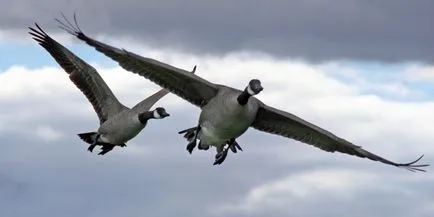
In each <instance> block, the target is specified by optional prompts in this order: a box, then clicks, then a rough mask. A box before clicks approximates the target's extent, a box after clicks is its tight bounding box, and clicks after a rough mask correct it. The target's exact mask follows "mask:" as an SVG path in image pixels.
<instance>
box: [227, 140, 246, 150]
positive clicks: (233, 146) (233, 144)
mask: <svg viewBox="0 0 434 217" xmlns="http://www.w3.org/2000/svg"><path fill="white" fill-rule="evenodd" d="M227 144H228V146H229V148H230V149H231V151H232V152H233V153H237V149H238V150H240V151H243V149H242V148H241V146H240V145H239V144H238V142H237V141H235V139H234V138H232V139H230V140H229V141H228V142H227Z"/></svg>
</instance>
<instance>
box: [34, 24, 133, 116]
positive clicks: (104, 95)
mask: <svg viewBox="0 0 434 217" xmlns="http://www.w3.org/2000/svg"><path fill="white" fill-rule="evenodd" d="M35 25H36V28H37V29H35V28H32V27H29V29H30V30H31V32H29V34H31V35H32V36H33V39H34V40H35V41H37V42H38V43H39V44H40V45H41V46H42V47H43V48H44V49H45V50H47V51H48V53H50V55H51V56H52V57H53V58H54V59H55V60H56V62H57V63H58V64H59V65H60V66H61V67H62V68H63V69H64V70H65V72H66V73H68V74H69V78H70V80H71V81H72V82H73V83H74V84H75V85H76V86H77V87H78V88H79V89H80V91H81V92H82V93H83V94H84V95H85V96H86V98H87V99H88V100H89V102H90V103H91V104H92V106H93V108H94V110H95V112H96V113H97V115H98V117H99V120H100V123H103V122H104V121H106V120H107V119H108V117H110V116H112V115H115V114H117V113H118V112H120V111H121V110H123V109H125V108H126V107H125V106H124V105H122V104H121V103H120V102H119V101H118V99H117V98H116V96H115V95H114V94H113V92H112V91H111V90H110V88H109V87H108V86H107V84H106V83H105V82H104V80H103V79H102V77H101V76H100V75H99V74H98V72H97V71H96V69H95V68H93V67H92V66H90V65H89V64H87V63H86V62H85V61H83V60H82V59H80V58H79V57H77V56H76V55H74V54H73V53H72V52H71V51H69V50H68V49H67V48H65V47H64V46H63V45H61V44H60V43H58V42H57V41H55V40H54V39H52V38H51V37H50V36H49V35H48V34H46V33H45V32H44V31H43V30H42V29H41V28H40V27H39V26H38V24H36V23H35Z"/></svg>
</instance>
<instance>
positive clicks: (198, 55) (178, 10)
mask: <svg viewBox="0 0 434 217" xmlns="http://www.w3.org/2000/svg"><path fill="white" fill-rule="evenodd" d="M2 1H3V2H2ZM0 3H2V5H5V4H7V5H8V7H1V8H0V144H1V147H2V151H1V152H0V216H2V217H24V216H30V215H31V216H34V217H39V216H40V217H42V216H65V217H75V216H82V217H99V216H104V217H117V216H125V217H136V216H138V215H141V216H143V215H146V216H155V217H166V216H174V215H179V216H192V217H195V216H198V217H199V216H212V217H220V216H225V217H232V216H237V217H243V216H249V217H265V216H275V217H283V216H285V217H286V216H294V217H314V216H315V217H316V216H321V217H332V216H333V217H334V216H349V215H351V216H354V217H362V216H372V217H383V216H398V217H407V216H413V217H428V216H432V214H433V213H434V193H432V192H434V184H432V183H434V175H433V173H432V169H431V168H430V167H429V168H427V170H428V172H426V173H412V172H409V171H406V170H404V169H399V168H395V167H392V166H388V165H384V164H381V163H378V162H372V161H369V160H367V159H361V158H357V157H354V156H349V155H345V154H340V153H328V152H324V151H322V150H320V149H317V148H314V147H312V146H309V145H306V144H303V143H300V142H295V141H293V140H290V139H287V138H284V137H279V136H275V135H270V134H267V133H263V132H259V131H256V130H254V129H249V130H248V131H247V132H246V133H245V134H244V135H242V136H241V137H240V138H238V139H237V141H238V142H239V144H240V145H241V146H242V147H243V150H244V151H243V152H239V153H237V154H233V153H229V155H228V157H227V159H226V161H225V162H224V163H223V164H222V165H220V166H213V165H212V163H213V161H214V155H215V151H214V150H212V149H210V150H209V151H198V150H196V151H194V152H193V154H192V155H190V154H188V152H187V151H186V150H185V147H186V145H187V142H186V141H185V139H184V138H183V137H182V136H180V135H178V134H177V132H178V131H180V130H183V129H186V128H189V127H192V126H194V125H195V124H196V123H197V120H198V117H199V113H200V110H199V109H198V108H196V107H195V106H193V105H191V104H189V103H187V102H186V101H184V100H182V99H180V98H178V97H176V96H175V95H173V94H168V95H166V96H165V97H164V98H163V99H161V100H160V101H159V102H158V103H157V104H156V105H155V106H154V107H157V106H162V107H165V108H166V110H167V112H168V113H170V114H171V116H170V117H168V118H165V119H162V120H153V121H150V122H149V124H148V125H147V127H146V128H145V129H144V130H143V131H142V132H141V133H140V134H139V135H138V136H137V137H135V138H134V139H132V140H131V141H129V142H128V143H127V145H128V146H127V147H125V148H115V149H114V150H113V151H112V152H110V153H108V154H106V155H104V156H98V155H96V153H90V152H88V151H87V150H86V149H87V144H85V143H83V142H82V141H81V140H80V139H79V138H78V136H77V134H78V133H83V132H89V131H94V130H96V129H97V127H98V124H99V121H98V118H97V116H96V114H95V113H94V111H93V109H92V106H91V105H90V103H89V102H88V101H87V100H86V98H85V97H84V96H83V94H82V93H81V92H80V91H79V90H78V89H77V88H76V87H75V86H74V84H73V83H72V82H71V81H70V80H69V79H68V76H67V74H66V73H65V72H64V71H63V70H62V69H61V68H60V67H59V66H58V65H57V63H56V62H55V61H54V60H53V58H52V57H51V56H50V55H49V54H48V53H47V52H46V51H45V50H44V49H43V48H42V47H40V46H39V45H38V44H37V43H36V42H35V41H33V40H32V39H31V37H30V35H29V34H28V33H27V32H28V29H27V27H28V26H33V23H34V22H38V24H39V25H40V26H41V27H42V28H43V29H44V30H45V31H46V32H47V33H48V34H50V36H52V37H53V38H54V39H55V40H57V41H59V42H61V43H62V44H63V45H64V46H66V47H67V48H68V49H70V50H71V51H73V52H74V53H75V54H76V55H77V56H79V57H80V58H82V59H84V60H86V61H87V62H88V63H90V64H91V65H92V66H94V67H95V68H96V69H97V70H98V72H99V73H100V74H101V76H102V77H103V79H104V80H105V81H106V83H107V84H108V85H109V86H110V88H111V89H112V91H113V92H114V93H115V95H116V96H117V97H118V99H119V100H120V101H121V102H122V103H123V104H125V105H127V106H130V107H132V106H134V105H135V103H137V102H139V101H140V100H142V99H143V98H144V97H147V96H149V95H151V94H152V93H154V92H155V91H157V90H159V87H158V86H157V85H155V84H154V83H152V82H150V81H148V80H146V79H145V78H142V77H140V76H138V75H135V74H133V73H131V72H128V71H125V70H123V69H122V68H120V67H119V66H118V65H117V64H116V63H115V62H113V61H111V60H110V59H109V58H107V57H105V56H104V55H102V54H100V53H98V52H97V51H95V50H93V49H92V48H90V47H88V46H87V45H85V44H84V43H82V42H80V41H78V40H77V39H74V38H73V37H71V36H69V35H67V34H65V32H63V31H62V30H61V29H59V28H57V27H56V23H55V21H54V20H53V18H60V17H61V15H60V12H62V11H63V12H64V13H65V15H66V16H68V17H72V14H73V13H74V11H75V12H76V13H77V18H78V23H79V25H80V27H81V29H82V30H83V31H84V32H85V33H87V34H88V35H89V36H91V37H94V38H97V39H98V40H101V41H103V42H106V43H108V44H111V45H113V46H116V47H120V48H125V49H127V50H130V51H133V52H135V53H137V54H140V55H143V56H146V57H151V58H155V59H157V60H159V61H163V62H166V63H168V64H171V65H173V66H176V67H179V68H183V69H185V70H191V69H192V68H193V66H194V65H197V71H196V74H197V75H199V76H201V77H203V78H205V79H207V80H209V81H211V82H215V83H219V84H225V85H228V86H231V87H234V88H238V89H242V88H244V87H245V85H247V83H248V81H249V80H250V79H252V78H257V79H260V80H261V82H262V86H263V87H264V90H263V91H262V92H261V93H260V94H259V95H258V96H257V98H258V99H260V100H262V101H263V102H264V103H266V104H268V105H270V106H274V107H276V108H279V109H282V110H285V111H288V112H291V113H293V114H295V115H297V116H299V117H301V118H303V119H305V120H307V121H310V122H312V123H314V124H316V125H318V126H320V127H323V128H325V129H327V130H329V131H331V132H333V133H335V134H336V135H338V136H340V137H343V138H345V139H347V140H349V141H351V142H353V143H355V144H357V145H360V146H363V148H365V149H367V150H368V151H371V152H373V153H376V154H378V155H380V156H383V157H385V158H387V159H390V160H393V161H397V162H407V161H411V160H414V159H416V158H417V157H418V156H419V155H420V154H424V155H425V157H424V158H423V159H422V162H423V163H428V164H432V162H434V146H433V145H432V141H433V140H434V134H433V131H434V127H433V125H432V122H431V121H430V120H434V113H433V112H432V111H433V110H434V88H433V85H434V65H433V60H434V53H433V51H434V49H433V47H432V45H433V44H434V41H432V40H433V38H434V37H433V36H434V31H433V30H432V28H429V27H430V25H429V24H430V21H431V20H432V19H433V18H434V17H433V15H432V9H434V3H433V2H432V1H428V0H420V1H417V2H410V1H401V0H394V1H392V0H384V1H381V2H379V1H371V0H363V1H362V0H346V1H343V0H323V1H319V0H304V1H289V0H287V1H280V0H275V1H258V0H255V1H247V0H239V1H236V2H232V1H231V2H229V1H218V2H217V1H214V2H211V1H208V2H207V1H197V0H188V1H185V2H183V3H181V2H179V1H173V0H161V1H154V0H149V1H146V2H145V1H136V0H126V1H122V2H121V1H101V0H92V1H72V0H69V1H65V0H60V1H49V0H41V1H29V0H17V1H13V2H7V3H6V2H5V1H4V0H0Z"/></svg>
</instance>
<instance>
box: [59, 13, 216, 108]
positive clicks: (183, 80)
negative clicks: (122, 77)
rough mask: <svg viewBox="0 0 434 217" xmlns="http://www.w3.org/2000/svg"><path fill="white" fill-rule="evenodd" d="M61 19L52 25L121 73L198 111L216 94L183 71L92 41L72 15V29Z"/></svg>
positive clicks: (213, 88)
mask: <svg viewBox="0 0 434 217" xmlns="http://www.w3.org/2000/svg"><path fill="white" fill-rule="evenodd" d="M62 15H63V14H62ZM63 17H64V19H65V23H63V22H61V21H60V20H58V19H56V21H57V22H59V23H60V24H61V26H60V28H62V29H64V30H66V31H67V32H68V33H70V34H72V35H74V36H76V37H77V38H78V39H80V40H82V41H84V42H86V43H87V44H88V45H90V46H92V47H94V48H95V49H96V50H98V51H100V52H102V53H103V54H105V55H106V56H108V57H110V58H111V59H113V60H114V61H116V62H118V63H119V65H120V66H121V67H122V68H124V69H125V70H127V71H130V72H133V73H136V74H138V75H141V76H143V77H145V78H147V79H149V80H150V81H152V82H154V83H156V84H158V85H159V86H161V87H162V88H165V89H167V90H169V91H170V92H172V93H174V94H176V95H178V96H179V97H181V98H183V99H185V100H187V101H188V102H190V103H192V104H194V105H196V106H199V107H201V106H203V105H205V104H206V103H208V101H209V100H210V99H211V98H212V97H214V96H215V95H216V94H217V90H218V88H217V86H216V85H215V84H213V83H211V82H209V81H207V80H205V79H202V78H200V77H199V76H196V75H194V74H192V73H189V72H187V71H185V70H183V69H180V68H176V67H173V66H171V65H168V64H165V63H163V62H159V61H157V60H154V59H151V58H145V57H142V56H140V55H137V54H135V53H132V52H129V51H126V50H124V49H118V48H115V47H112V46H110V45H107V44H104V43H102V42H99V41H97V40H95V39H92V38H90V37H88V36H87V35H85V34H84V33H83V32H82V31H81V30H80V28H79V27H78V25H77V21H76V17H75V14H74V21H75V26H74V25H72V24H71V22H69V21H68V20H67V19H66V18H65V16H63ZM66 23H67V24H68V25H67V24H66Z"/></svg>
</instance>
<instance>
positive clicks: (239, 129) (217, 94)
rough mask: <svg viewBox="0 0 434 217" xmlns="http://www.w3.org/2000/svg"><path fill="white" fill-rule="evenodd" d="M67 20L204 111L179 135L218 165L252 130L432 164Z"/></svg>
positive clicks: (254, 88) (252, 87) (256, 85)
mask: <svg viewBox="0 0 434 217" xmlns="http://www.w3.org/2000/svg"><path fill="white" fill-rule="evenodd" d="M64 18H65V17H64ZM65 20H66V22H67V23H68V24H69V26H67V25H65V23H63V22H61V21H59V20H58V19H56V21H57V22H59V23H60V24H61V28H63V29H64V30H66V31H67V32H69V33H70V34H72V35H74V36H76V37H77V38H78V39H80V40H82V41H84V42H86V43H87V44H88V45H90V46H92V47H94V48H95V49H96V50H98V51H100V52H102V53H103V54H105V55H106V56H108V57H110V58H111V59H113V60H115V61H116V62H118V63H119V65H120V66H121V67H123V68H124V69H126V70H128V71H131V72H133V73H135V74H138V75H140V76H143V77H145V78H146V79H149V80H151V81H152V82H154V83H156V84H158V85H159V86H161V87H163V88H166V89H168V90H169V91H170V92H172V93H174V94H176V95H178V96H179V97H181V98H183V99H184V100H186V101H188V102H190V103H192V104H194V105H196V106H198V107H200V108H201V113H200V117H199V121H198V125H197V126H196V127H193V128H189V129H187V130H183V131H181V132H180V133H185V137H187V138H188V139H189V141H190V143H189V144H188V145H187V149H188V150H192V149H193V148H194V147H195V146H196V139H199V140H200V143H199V147H202V148H203V149H206V148H208V147H209V146H215V147H216V149H217V155H216V159H215V162H214V164H216V163H217V164H219V163H222V162H223V161H224V159H225V157H226V155H227V150H228V149H227V148H225V144H226V143H227V142H228V141H230V140H232V139H235V138H238V137H239V136H241V135H242V134H243V133H244V132H245V131H246V130H247V129H248V128H249V127H253V128H255V129H257V130H260V131H264V132H268V133H271V134H276V135H280V136H284V137H287V138H290V139H294V140H297V141H299V142H302V143H305V144H309V145H312V146H315V147H317V148H320V149H322V150H324V151H327V152H336V151H337V152H341V153H345V154H349V155H354V156H357V157H360V158H368V159H370V160H373V161H379V162H382V163H384V164H389V165H393V166H396V167H400V168H405V169H408V170H410V171H413V172H414V171H423V172H425V170H424V169H422V167H426V166H429V165H428V164H415V163H416V162H418V161H419V160H420V159H421V158H422V157H423V155H422V156H420V157H419V158H418V159H416V160H415V161H412V162H410V163H395V162H392V161H389V160H387V159H385V158H382V157H380V156H378V155H375V154H373V153H371V152H368V151H367V150H365V149H363V148H362V147H361V146H357V145H355V144H353V143H351V142H349V141H347V140H345V139H343V138H340V137H338V136H336V135H334V134H333V133H331V132H329V131H327V130H325V129H322V128H320V127H318V126H316V125H314V124H312V123H309V122H307V121H305V120H303V119H301V118H300V117H297V116H295V115H293V114H291V113H288V112H285V111H282V110H279V109H277V108H274V107H271V106H268V105H266V104H264V103H263V102H261V101H260V100H258V99H257V98H255V97H254V95H256V94H258V93H260V92H261V91H262V90H263V87H262V85H261V82H260V81H259V80H258V79H252V80H250V82H249V83H248V84H247V86H246V87H245V88H244V90H238V89H234V88H232V87H228V86H225V85H220V84H215V83H211V82H209V81H207V80H205V79H203V78H201V77H199V76H197V75H194V74H190V73H188V72H187V71H185V70H183V69H180V68H176V67H174V66H171V65H168V64H165V63H163V62H159V61H157V60H155V59H151V58H146V57H142V56H139V55H137V54H135V53H133V52H129V51H127V50H125V49H118V48H115V47H112V46H110V45H107V44H104V43H102V42H99V41H97V40H95V39H92V38H90V37H88V36H87V35H85V34H84V33H83V32H82V31H81V30H80V29H79V27H78V25H77V21H76V18H75V15H74V21H75V26H73V25H71V23H70V22H69V21H68V20H67V19H66V18H65ZM229 144H230V143H229Z"/></svg>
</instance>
